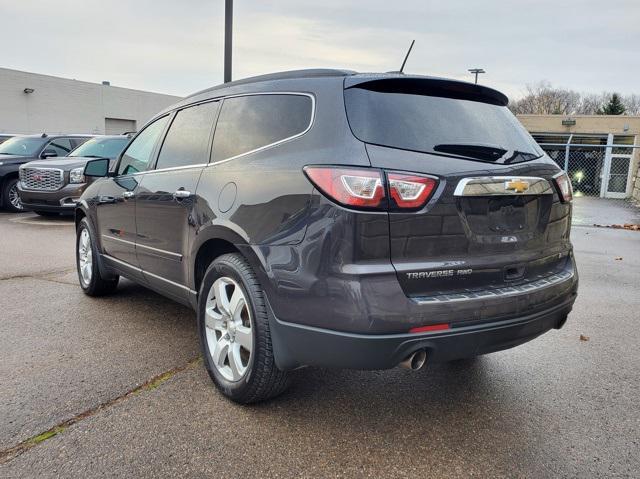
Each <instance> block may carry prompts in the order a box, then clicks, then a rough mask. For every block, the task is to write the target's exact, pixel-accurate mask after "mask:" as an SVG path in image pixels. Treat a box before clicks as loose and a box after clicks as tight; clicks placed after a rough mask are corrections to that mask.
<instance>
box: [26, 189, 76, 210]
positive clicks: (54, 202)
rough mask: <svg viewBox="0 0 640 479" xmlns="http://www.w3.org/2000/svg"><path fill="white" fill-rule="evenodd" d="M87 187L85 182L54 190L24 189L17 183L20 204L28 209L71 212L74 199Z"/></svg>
mask: <svg viewBox="0 0 640 479" xmlns="http://www.w3.org/2000/svg"><path fill="white" fill-rule="evenodd" d="M86 187H87V184H86V183H81V184H67V185H65V186H63V187H62V188H60V189H59V190H55V191H40V190H26V189H23V188H22V187H21V186H20V183H18V194H19V195H20V200H21V201H22V205H23V206H24V207H25V208H27V209H30V210H38V211H51V212H57V213H64V212H69V213H73V211H74V210H75V207H76V201H77V199H79V198H80V196H81V195H82V192H83V191H84V190H85V188H86Z"/></svg>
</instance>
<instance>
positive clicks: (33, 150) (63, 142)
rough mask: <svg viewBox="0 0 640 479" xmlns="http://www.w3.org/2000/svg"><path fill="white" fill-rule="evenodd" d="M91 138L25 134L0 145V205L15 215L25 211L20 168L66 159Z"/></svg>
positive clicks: (90, 136)
mask: <svg viewBox="0 0 640 479" xmlns="http://www.w3.org/2000/svg"><path fill="white" fill-rule="evenodd" d="M89 138H92V135H47V134H46V133H43V134H41V135H23V136H15V137H13V138H9V139H8V140H6V141H5V142H4V143H2V144H1V145H0V206H2V207H4V209H6V210H8V211H12V212H19V211H24V207H23V206H22V201H21V200H20V195H19V193H18V181H19V179H18V172H19V169H20V165H23V164H25V163H28V162H29V161H33V160H38V159H40V160H47V159H50V158H53V157H56V156H67V155H68V154H69V153H70V152H71V150H73V149H74V148H76V147H77V146H79V145H81V144H82V143H84V142H85V141H87V140H88V139H89Z"/></svg>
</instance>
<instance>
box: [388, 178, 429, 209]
mask: <svg viewBox="0 0 640 479" xmlns="http://www.w3.org/2000/svg"><path fill="white" fill-rule="evenodd" d="M387 177H388V178H389V192H390V194H391V198H393V200H394V201H395V203H396V206H398V207H399V208H419V207H421V206H422V205H424V204H425V203H426V202H427V200H428V199H429V197H430V196H431V193H433V190H434V189H435V187H436V180H434V179H433V178H429V177H425V176H413V175H405V174H402V173H388V174H387Z"/></svg>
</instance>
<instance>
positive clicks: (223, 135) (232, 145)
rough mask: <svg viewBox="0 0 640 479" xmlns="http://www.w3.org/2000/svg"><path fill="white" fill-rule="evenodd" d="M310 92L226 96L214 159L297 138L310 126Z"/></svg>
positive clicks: (234, 155)
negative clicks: (300, 93) (302, 93)
mask: <svg viewBox="0 0 640 479" xmlns="http://www.w3.org/2000/svg"><path fill="white" fill-rule="evenodd" d="M312 115H313V101H312V99H311V98H310V97H309V96H307V95H292V94H282V95H281V94H268V95H265V94H263V95H250V96H240V97H232V98H226V99H225V100H224V103H223V104H222V110H221V111H220V117H219V118H218V123H217V126H216V132H215V137H214V140H213V161H214V162H215V161H222V160H227V159H230V158H234V157H236V156H238V155H242V154H245V153H249V152H252V151H255V150H258V149H260V148H264V147H266V146H270V145H274V144H275V143H279V142H281V141H284V140H287V139H290V138H292V137H295V136H297V135H299V134H301V133H303V132H305V131H306V130H307V129H308V128H309V126H310V125H311V121H312Z"/></svg>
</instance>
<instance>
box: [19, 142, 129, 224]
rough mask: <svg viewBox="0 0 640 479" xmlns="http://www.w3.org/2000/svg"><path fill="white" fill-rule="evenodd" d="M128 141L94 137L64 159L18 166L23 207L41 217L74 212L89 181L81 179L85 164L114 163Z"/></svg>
mask: <svg viewBox="0 0 640 479" xmlns="http://www.w3.org/2000/svg"><path fill="white" fill-rule="evenodd" d="M130 138H131V136H130V135H105V136H97V137H95V138H92V139H90V140H88V141H87V142H85V143H83V144H82V145H80V146H79V147H77V148H76V149H75V150H73V151H72V152H71V153H69V154H68V155H67V156H64V157H60V158H48V159H46V160H36V161H30V162H29V163H25V164H24V165H21V166H20V182H19V183H18V195H19V196H20V201H21V202H22V207H23V208H26V209H30V210H33V211H35V212H36V213H37V214H39V215H41V216H57V215H59V214H60V213H63V214H64V213H73V211H74V209H75V206H76V202H77V201H78V199H79V198H80V195H82V192H83V191H84V190H85V189H86V187H87V186H88V185H89V183H90V182H91V181H92V178H85V177H84V174H83V172H84V166H85V164H86V163H87V162H88V161H89V160H91V159H93V158H106V159H108V160H115V158H117V156H118V155H119V154H120V153H121V152H122V150H123V149H124V147H125V146H126V145H127V143H128V142H129V139H130Z"/></svg>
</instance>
